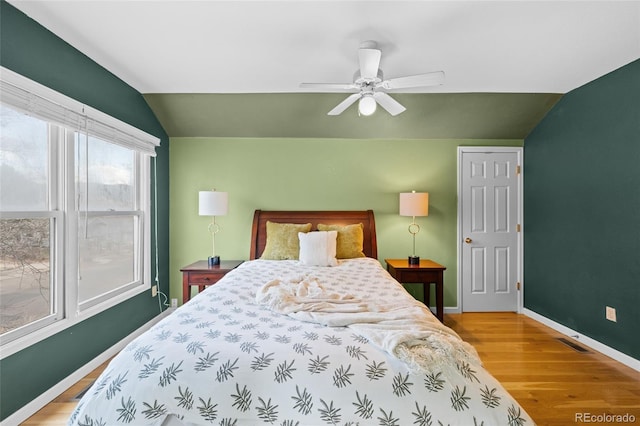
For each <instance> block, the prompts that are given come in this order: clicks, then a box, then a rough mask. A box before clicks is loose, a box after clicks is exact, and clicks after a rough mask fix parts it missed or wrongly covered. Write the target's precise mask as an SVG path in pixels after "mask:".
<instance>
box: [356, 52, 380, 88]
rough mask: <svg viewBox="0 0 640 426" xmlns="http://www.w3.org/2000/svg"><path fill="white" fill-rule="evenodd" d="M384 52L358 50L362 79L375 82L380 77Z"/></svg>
mask: <svg viewBox="0 0 640 426" xmlns="http://www.w3.org/2000/svg"><path fill="white" fill-rule="evenodd" d="M381 56H382V52H380V51H379V50H378V49H358V61H359V62H360V77H362V78H364V79H365V80H375V78H376V77H377V76H378V67H379V66H380V57H381Z"/></svg>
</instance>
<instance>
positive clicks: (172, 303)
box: [171, 299, 178, 308]
mask: <svg viewBox="0 0 640 426" xmlns="http://www.w3.org/2000/svg"><path fill="white" fill-rule="evenodd" d="M171 307H172V308H177V307H178V299H171Z"/></svg>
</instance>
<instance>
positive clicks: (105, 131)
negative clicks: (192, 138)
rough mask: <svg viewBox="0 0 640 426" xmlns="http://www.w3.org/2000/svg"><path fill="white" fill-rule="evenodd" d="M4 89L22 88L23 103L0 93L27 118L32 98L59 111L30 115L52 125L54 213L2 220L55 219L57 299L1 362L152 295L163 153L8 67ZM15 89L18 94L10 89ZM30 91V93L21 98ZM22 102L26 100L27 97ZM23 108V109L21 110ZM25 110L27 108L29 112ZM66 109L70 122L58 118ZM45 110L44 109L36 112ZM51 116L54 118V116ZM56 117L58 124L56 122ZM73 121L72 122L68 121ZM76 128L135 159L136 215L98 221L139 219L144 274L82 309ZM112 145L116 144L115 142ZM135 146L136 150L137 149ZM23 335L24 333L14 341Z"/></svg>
mask: <svg viewBox="0 0 640 426" xmlns="http://www.w3.org/2000/svg"><path fill="white" fill-rule="evenodd" d="M0 84H2V88H3V89H5V88H7V87H9V88H10V89H15V88H16V87H17V88H18V89H17V91H16V93H19V96H12V94H11V93H9V94H7V93H6V91H5V90H2V91H0V96H1V101H2V103H4V104H6V105H8V106H10V107H12V108H16V109H18V110H22V111H25V110H27V109H28V108H30V107H31V103H30V101H31V98H29V102H27V104H23V105H19V103H20V102H24V99H22V98H24V97H25V93H27V96H33V97H34V98H37V99H36V102H40V103H44V104H45V108H46V107H47V106H49V104H47V102H49V103H51V107H52V111H53V112H52V113H51V112H45V113H44V116H41V115H39V112H40V110H37V111H35V112H33V111H31V112H27V114H29V115H33V116H35V117H37V118H39V119H41V120H44V121H45V122H47V123H49V131H48V138H49V140H48V147H49V156H48V161H49V176H48V178H49V190H48V191H49V193H48V195H49V202H48V211H29V212H24V211H20V212H18V211H0V218H1V219H13V218H31V217H32V218H43V217H49V218H50V219H51V222H52V225H51V227H50V234H53V235H50V241H51V243H50V265H51V266H50V271H54V270H55V272H52V273H51V275H52V276H51V278H50V282H51V286H52V290H51V291H52V293H51V299H52V301H51V302H50V303H51V304H52V305H51V306H53V307H54V309H53V313H52V314H50V315H48V316H46V317H44V318H42V319H39V320H36V321H33V322H31V323H29V324H26V325H24V326H22V327H19V328H17V329H14V330H11V331H9V332H7V333H5V334H3V335H2V338H0V349H1V350H0V359H3V358H5V357H7V356H9V355H12V354H14V353H16V352H18V351H20V350H22V349H25V348H27V347H29V346H31V345H33V344H35V343H37V342H39V341H41V340H43V339H45V338H47V337H49V336H52V335H54V334H56V333H59V332H60V331H63V330H65V329H66V328H69V327H72V326H73V325H75V324H78V323H79V322H81V321H84V320H85V319H87V318H90V317H91V316H94V315H96V314H98V313H100V312H103V311H105V310H107V309H109V308H111V307H114V306H116V305H118V304H120V303H122V302H124V301H126V300H129V299H130V298H132V297H134V296H136V295H138V294H140V293H142V292H145V291H148V290H149V289H150V288H151V286H152V285H153V283H152V277H151V249H152V247H151V157H152V156H155V147H157V146H158V145H159V143H160V140H159V139H158V138H157V137H155V136H152V135H149V134H147V133H146V132H143V131H142V130H139V129H137V128H135V127H133V126H131V125H129V124H126V123H124V122H122V121H120V120H118V119H116V118H114V117H111V116H108V115H106V114H104V113H102V112H100V111H98V110H95V109H93V108H91V107H88V106H86V105H82V104H81V103H79V102H77V101H75V100H73V99H71V98H69V97H67V96H65V95H63V94H61V93H59V92H56V91H54V90H52V89H50V88H47V87H46V86H43V85H41V84H39V83H37V82H34V81H32V80H30V79H28V78H25V77H23V76H21V75H19V74H17V73H14V72H12V71H10V70H8V69H6V68H4V67H0ZM7 84H9V85H11V86H7ZM20 91H23V92H20ZM20 96H22V98H21V97H20ZM16 103H17V104H18V105H16ZM21 106H22V107H21ZM56 108H60V109H61V111H62V114H63V117H62V118H61V119H60V120H57V117H58V116H60V115H59V114H58V115H56V114H57V113H58V110H57V109H56ZM35 109H37V108H35ZM48 114H49V115H48ZM51 117H53V119H51ZM69 118H70V122H67V121H65V120H68V119H69ZM75 122H79V123H81V122H84V126H85V127H84V128H85V131H87V129H88V131H89V134H90V135H91V134H93V133H92V130H95V131H96V132H97V134H98V136H97V137H99V138H100V139H102V140H103V141H105V142H108V143H111V144H114V145H116V146H123V147H125V148H128V149H131V150H133V152H134V171H133V172H134V181H135V183H134V188H135V193H136V195H135V197H134V205H133V209H134V210H131V211H116V212H109V211H95V212H88V214H89V217H90V216H91V215H100V216H118V215H128V216H133V217H137V218H138V219H137V221H136V222H137V225H138V226H137V229H135V232H134V234H135V236H134V242H135V245H136V248H135V250H134V267H135V268H136V269H139V280H137V281H134V282H132V283H129V284H126V285H122V286H119V287H116V288H115V289H111V290H109V291H107V292H105V293H103V294H102V295H100V296H98V297H97V298H93V299H89V300H88V301H85V302H83V303H80V300H79V299H80V298H79V291H78V273H77V271H78V250H79V249H78V247H79V246H78V238H77V237H78V235H77V234H78V220H79V219H80V217H81V215H82V214H84V213H86V212H82V211H80V209H78V208H77V206H76V205H75V202H74V200H75V195H76V191H75V172H74V170H75V151H74V143H73V140H74V138H75V133H76V132H78V131H79V130H80V129H81V128H79V127H75V128H74V126H73V124H69V123H75ZM110 136H111V137H112V138H113V140H112V139H110V138H109V137H110ZM129 142H130V143H129ZM16 331H19V333H14V332H16Z"/></svg>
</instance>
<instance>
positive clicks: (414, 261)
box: [408, 256, 420, 265]
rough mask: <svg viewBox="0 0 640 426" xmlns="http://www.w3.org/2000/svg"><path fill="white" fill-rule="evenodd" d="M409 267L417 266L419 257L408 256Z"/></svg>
mask: <svg viewBox="0 0 640 426" xmlns="http://www.w3.org/2000/svg"><path fill="white" fill-rule="evenodd" d="M408 260H409V265H419V264H420V256H409V258H408Z"/></svg>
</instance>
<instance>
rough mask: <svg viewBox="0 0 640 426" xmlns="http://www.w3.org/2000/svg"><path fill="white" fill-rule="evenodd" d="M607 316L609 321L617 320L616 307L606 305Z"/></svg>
mask: <svg viewBox="0 0 640 426" xmlns="http://www.w3.org/2000/svg"><path fill="white" fill-rule="evenodd" d="M605 316H606V318H607V319H608V320H609V321H613V322H617V320H616V308H612V307H610V306H607V307H606V310H605Z"/></svg>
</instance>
